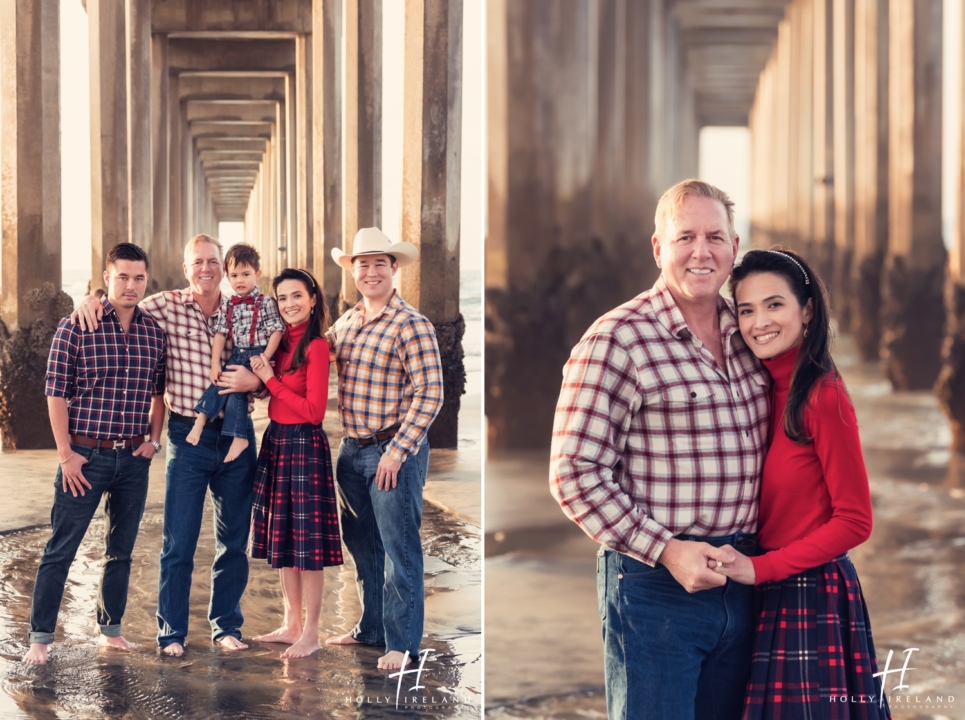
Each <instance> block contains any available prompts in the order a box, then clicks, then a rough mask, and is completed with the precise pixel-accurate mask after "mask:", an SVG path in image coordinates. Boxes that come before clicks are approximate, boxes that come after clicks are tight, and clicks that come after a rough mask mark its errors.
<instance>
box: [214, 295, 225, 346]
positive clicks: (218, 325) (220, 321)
mask: <svg viewBox="0 0 965 720" xmlns="http://www.w3.org/2000/svg"><path fill="white" fill-rule="evenodd" d="M214 332H215V333H217V334H219V335H224V336H225V337H228V301H227V300H224V301H222V303H221V307H219V308H218V317H217V318H216V319H215V321H214Z"/></svg>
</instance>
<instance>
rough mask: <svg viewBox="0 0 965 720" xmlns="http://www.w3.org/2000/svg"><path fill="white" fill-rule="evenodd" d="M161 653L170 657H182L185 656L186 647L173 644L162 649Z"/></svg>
mask: <svg viewBox="0 0 965 720" xmlns="http://www.w3.org/2000/svg"><path fill="white" fill-rule="evenodd" d="M161 652H163V653H164V654H165V655H170V656H171V657H181V656H182V655H184V645H182V644H181V643H171V644H170V645H166V646H165V647H163V648H161Z"/></svg>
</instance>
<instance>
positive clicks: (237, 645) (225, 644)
mask: <svg viewBox="0 0 965 720" xmlns="http://www.w3.org/2000/svg"><path fill="white" fill-rule="evenodd" d="M218 644H219V645H220V646H221V647H222V648H223V649H224V650H227V651H228V652H236V651H238V650H247V649H248V646H247V645H245V644H244V643H243V642H241V640H239V639H238V638H236V637H235V636H234V635H225V636H223V637H220V638H218Z"/></svg>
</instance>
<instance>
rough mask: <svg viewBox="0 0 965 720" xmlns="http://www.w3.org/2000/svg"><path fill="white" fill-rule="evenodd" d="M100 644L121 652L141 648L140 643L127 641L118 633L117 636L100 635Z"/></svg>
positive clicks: (134, 650) (135, 650)
mask: <svg viewBox="0 0 965 720" xmlns="http://www.w3.org/2000/svg"><path fill="white" fill-rule="evenodd" d="M100 644H101V647H106V648H110V649H111V650H120V651H121V652H137V651H138V650H140V649H141V646H140V645H137V644H135V643H132V642H128V641H127V640H125V639H124V637H123V636H122V635H118V636H117V637H107V636H106V635H101V639H100Z"/></svg>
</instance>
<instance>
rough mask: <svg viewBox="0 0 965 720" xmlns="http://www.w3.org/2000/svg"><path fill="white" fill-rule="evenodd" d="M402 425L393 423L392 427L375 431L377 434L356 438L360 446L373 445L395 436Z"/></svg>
mask: <svg viewBox="0 0 965 720" xmlns="http://www.w3.org/2000/svg"><path fill="white" fill-rule="evenodd" d="M401 427H402V426H401V425H393V426H392V427H389V428H386V429H385V430H382V431H380V432H377V433H375V435H370V436H369V437H367V438H355V439H356V441H357V442H358V444H359V446H360V447H365V446H366V445H371V444H372V443H377V442H382V441H383V440H388V439H389V438H393V437H395V434H396V433H397V432H399V428H401Z"/></svg>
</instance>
